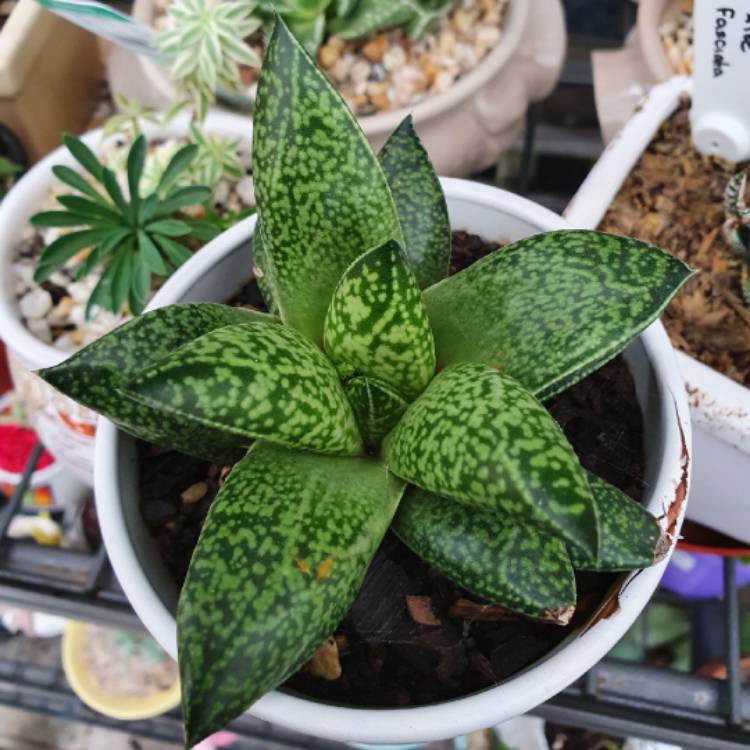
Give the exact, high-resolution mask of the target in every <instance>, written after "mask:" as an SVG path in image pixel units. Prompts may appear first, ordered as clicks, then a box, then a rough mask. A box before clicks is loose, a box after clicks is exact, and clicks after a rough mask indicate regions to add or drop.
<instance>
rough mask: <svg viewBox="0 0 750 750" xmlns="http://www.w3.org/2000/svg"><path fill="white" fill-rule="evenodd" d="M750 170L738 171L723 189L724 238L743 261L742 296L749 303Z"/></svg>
mask: <svg viewBox="0 0 750 750" xmlns="http://www.w3.org/2000/svg"><path fill="white" fill-rule="evenodd" d="M748 174H750V170H747V169H744V170H742V171H741V172H738V173H737V174H736V175H735V176H734V177H732V179H731V180H729V182H728V183H727V187H726V190H725V191H724V211H725V213H726V221H725V222H724V226H723V227H722V229H723V232H724V239H726V241H727V242H728V243H729V245H730V246H731V247H732V250H734V252H735V253H736V254H737V257H738V258H739V259H740V260H741V261H742V262H743V264H744V266H743V269H742V297H743V299H744V300H745V304H747V305H750V206H748V205H747V177H748Z"/></svg>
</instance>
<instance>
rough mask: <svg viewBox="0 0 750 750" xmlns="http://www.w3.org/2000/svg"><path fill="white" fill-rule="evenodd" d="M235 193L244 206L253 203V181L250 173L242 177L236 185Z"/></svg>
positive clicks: (252, 204)
mask: <svg viewBox="0 0 750 750" xmlns="http://www.w3.org/2000/svg"><path fill="white" fill-rule="evenodd" d="M235 189H236V191H237V195H239V196H240V199H241V200H242V202H243V203H244V204H245V205H246V206H254V205H255V182H254V180H253V178H252V177H251V176H250V175H247V176H246V177H243V178H242V179H241V180H240V181H239V182H238V183H237V186H236V188H235Z"/></svg>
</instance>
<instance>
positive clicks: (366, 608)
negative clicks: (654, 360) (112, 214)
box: [140, 232, 644, 707]
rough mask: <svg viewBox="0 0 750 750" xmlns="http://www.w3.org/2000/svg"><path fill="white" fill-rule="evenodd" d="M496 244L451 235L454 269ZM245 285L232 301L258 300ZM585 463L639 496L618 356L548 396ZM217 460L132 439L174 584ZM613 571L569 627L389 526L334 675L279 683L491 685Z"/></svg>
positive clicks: (146, 511) (586, 578)
mask: <svg viewBox="0 0 750 750" xmlns="http://www.w3.org/2000/svg"><path fill="white" fill-rule="evenodd" d="M496 248H497V243H495V244H491V243H486V242H482V241H481V240H480V239H479V238H478V237H476V236H473V235H469V234H467V233H465V232H454V233H453V259H452V264H451V271H452V272H455V271H457V270H460V269H461V268H464V267H466V266H467V265H469V263H470V262H471V259H472V258H473V259H474V260H476V259H478V258H479V257H482V256H483V255H486V254H487V253H488V252H491V251H492V250H494V249H496ZM258 300H259V295H258V292H257V285H256V284H255V283H254V282H251V283H249V284H248V285H247V286H246V287H245V289H243V290H242V292H241V293H240V294H239V295H238V296H237V297H236V298H235V299H234V300H233V302H234V303H235V304H253V305H255V306H257V305H258ZM547 407H548V409H549V411H550V413H551V414H552V415H553V416H554V417H555V419H557V420H558V422H559V423H560V425H561V426H562V428H563V430H564V432H565V434H566V435H567V437H568V439H569V440H570V441H571V443H572V445H573V447H574V448H575V450H576V453H577V454H578V456H579V457H580V459H581V462H582V463H583V465H584V466H585V467H586V468H587V469H589V470H590V471H592V472H594V473H596V474H598V475H599V476H601V477H602V478H604V479H605V480H607V481H608V482H611V483H612V484H614V485H616V486H617V487H619V488H620V489H621V490H623V491H624V492H626V493H627V494H629V495H630V496H631V497H632V498H633V499H635V500H640V499H641V497H642V494H643V488H644V485H643V476H644V453H643V440H642V438H643V425H642V422H641V418H640V409H639V406H638V402H637V400H636V396H635V388H634V385H633V381H632V378H631V376H630V373H629V371H628V369H627V366H626V365H625V363H624V360H623V359H622V357H618V358H616V359H615V360H613V361H612V362H610V363H609V364H607V365H605V366H604V367H602V368H601V369H600V370H598V371H597V372H595V373H593V374H592V375H590V376H589V377H587V378H586V379H584V380H583V381H581V382H580V383H578V384H577V385H575V386H573V387H572V388H570V389H569V390H568V391H566V392H565V393H563V394H561V395H559V396H557V397H555V398H554V399H553V400H551V401H550V402H548V404H547ZM226 471H227V470H226V469H222V468H220V467H218V466H213V465H211V464H209V463H208V462H200V461H196V460H195V459H192V458H188V457H186V456H183V455H181V454H179V453H175V452H173V451H162V450H160V449H158V448H155V447H153V446H149V445H147V444H141V445H140V493H141V495H140V496H141V509H142V513H143V517H144V519H145V521H146V524H147V526H148V528H149V529H150V531H151V533H152V535H153V536H154V538H155V540H156V543H157V546H158V549H159V551H160V553H161V555H162V557H163V559H164V561H165V563H166V565H167V568H168V569H169V571H170V572H171V573H172V575H173V576H174V578H175V580H176V582H177V583H178V585H181V584H182V582H183V581H184V578H185V574H186V572H187V567H188V564H189V562H190V556H191V554H192V550H193V548H194V547H195V544H196V543H197V540H198V535H199V533H200V528H201V525H202V523H203V520H204V519H205V516H206V513H207V512H208V509H209V507H210V504H211V501H212V500H213V498H214V497H215V495H216V493H217V492H218V489H219V487H220V484H221V482H222V478H223V476H224V475H225V474H226ZM614 580H615V576H614V575H609V574H606V575H605V574H593V573H577V574H576V582H577V586H578V606H577V610H576V614H575V616H574V617H573V620H572V621H571V623H570V624H569V625H567V626H566V627H561V626H559V625H555V624H550V623H544V622H538V621H535V620H531V619H529V618H525V617H521V616H518V615H515V614H512V613H509V612H507V611H506V610H504V609H502V608H500V607H496V606H493V605H490V604H487V603H485V602H483V601H481V600H480V599H479V598H478V597H475V596H472V595H471V594H469V593H468V592H467V591H465V590H464V589H462V588H460V587H459V586H456V585H455V584H454V583H452V582H451V581H449V580H448V579H447V578H445V577H443V576H441V575H440V574H439V573H437V572H436V571H434V570H433V569H431V568H430V567H429V566H428V565H427V564H426V563H424V562H423V561H422V560H420V559H419V558H418V557H417V556H416V555H414V554H413V553H412V552H411V551H410V550H409V549H408V548H407V547H405V546H404V545H403V544H402V543H401V542H400V541H399V540H398V539H397V538H396V537H395V535H393V534H391V533H390V532H389V533H388V534H387V535H386V537H385V539H384V540H383V542H382V544H381V545H380V548H379V549H378V552H377V553H376V555H375V558H374V560H373V562H372V564H371V565H370V568H369V570H368V572H367V575H366V577H365V581H364V583H363V585H362V588H361V590H360V592H359V594H358V596H357V599H356V600H355V602H354V604H353V605H352V607H351V609H350V610H349V612H348V614H347V616H346V617H345V619H344V620H343V622H342V623H341V625H340V626H339V628H338V629H337V631H336V634H335V644H336V646H335V648H334V652H335V651H338V659H339V661H340V665H341V676H340V677H338V679H334V680H329V679H323V678H322V677H319V676H317V675H316V674H314V673H313V672H312V671H311V670H309V669H303V670H301V671H300V672H298V673H297V674H296V675H294V676H293V677H292V678H290V680H288V682H287V683H286V688H287V689H289V690H291V691H294V692H297V693H301V694H304V695H308V696H312V697H314V698H316V699H318V700H326V701H331V702H335V703H345V704H347V705H361V706H371V707H373V706H379V707H389V706H390V707H392V706H409V705H418V704H426V703H434V702H436V701H440V700H446V699H450V698H455V697H457V696H461V695H466V694H468V693H472V692H475V691H477V690H481V689H483V688H486V687H489V686H491V685H494V684H496V683H497V682H500V681H502V680H504V679H506V678H508V677H510V676H511V675H513V674H515V673H516V672H518V671H519V670H521V669H523V668H525V667H527V666H528V665H530V664H531V663H533V662H534V661H536V660H538V659H539V658H540V657H542V656H544V655H545V654H547V653H548V652H549V651H550V650H552V649H553V648H554V647H555V646H557V645H558V644H559V643H560V642H561V641H563V640H564V639H565V638H566V637H568V636H569V635H570V634H571V633H572V632H573V631H574V630H575V629H576V628H577V627H579V626H580V625H581V624H583V623H584V622H585V621H586V620H587V619H588V618H589V617H590V616H591V614H592V613H593V612H594V611H595V609H596V608H597V607H598V605H599V604H600V603H601V601H602V599H603V597H604V595H605V594H606V592H607V591H608V589H609V588H610V587H611V585H612V583H613V582H614Z"/></svg>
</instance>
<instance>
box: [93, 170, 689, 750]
mask: <svg viewBox="0 0 750 750" xmlns="http://www.w3.org/2000/svg"><path fill="white" fill-rule="evenodd" d="M442 184H443V188H444V190H445V193H446V196H447V197H449V198H452V199H457V200H467V201H471V202H474V203H480V204H484V205H488V206H493V205H494V206H497V205H499V204H502V205H503V206H504V207H506V208H507V207H512V209H513V210H514V211H515V212H517V215H518V216H520V217H523V218H526V219H528V220H529V221H531V222H533V223H534V224H536V225H538V226H540V227H542V228H543V230H550V229H560V228H567V227H569V225H568V224H567V223H566V222H565V221H564V220H562V219H561V218H560V217H559V216H557V215H556V214H554V213H552V212H551V211H548V210H547V209H544V208H541V207H539V206H537V205H536V204H534V203H532V202H530V201H528V200H526V199H524V198H520V197H518V196H515V195H512V194H510V193H506V192H505V191H501V190H498V189H497V188H492V187H489V186H485V185H481V184H477V183H471V182H467V181H464V180H456V179H443V180H442ZM254 222H255V218H254V217H251V218H249V219H246V220H245V221H244V222H242V223H240V224H238V225H236V226H235V227H233V228H232V229H231V230H229V231H228V232H226V233H225V234H223V235H221V237H219V238H217V239H216V240H214V241H213V242H212V243H210V244H209V245H207V246H206V247H205V248H204V249H203V250H202V251H201V252H200V253H199V254H197V255H195V256H194V257H193V258H192V259H191V260H190V261H188V263H186V264H185V266H183V268H182V269H181V270H180V272H179V273H178V274H175V275H174V276H173V277H172V278H171V279H170V281H169V282H168V285H167V284H165V286H164V287H163V288H162V289H161V290H160V292H159V294H158V295H157V296H156V297H155V298H154V300H153V301H152V304H151V307H152V308H155V307H160V306H163V305H166V304H170V303H171V302H173V301H176V300H177V299H179V295H180V294H183V293H184V292H185V290H187V289H188V288H189V287H190V286H191V285H192V283H193V280H194V279H195V278H198V277H199V276H200V275H201V274H202V273H204V272H205V271H206V270H207V269H208V268H210V267H212V266H213V264H214V263H215V262H216V260H217V259H219V258H221V257H223V256H224V255H226V254H227V253H228V252H229V251H230V250H231V249H232V248H233V247H235V246H236V244H237V242H238V241H239V240H240V239H242V238H244V237H246V236H247V233H248V231H250V230H252V228H253V226H254ZM641 342H642V344H643V345H644V348H645V350H646V353H647V355H648V357H649V359H650V361H651V363H652V364H653V365H654V369H658V371H659V373H660V380H659V385H660V394H659V395H660V398H659V403H660V408H661V410H662V415H663V418H664V419H665V421H666V423H670V422H671V423H674V422H673V420H674V416H675V415H676V416H677V419H678V424H679V427H677V426H675V427H674V428H673V429H672V430H669V431H668V434H667V435H666V439H665V442H664V444H663V445H662V449H663V450H662V455H663V456H664V457H665V459H664V464H666V465H667V466H668V468H667V469H662V471H661V472H660V474H659V477H658V481H657V482H656V484H655V487H654V492H653V499H652V502H651V504H650V506H649V507H650V509H651V510H652V512H654V513H656V514H665V513H666V512H667V511H668V510H672V512H673V513H675V516H676V526H675V527H674V528H675V532H676V534H678V533H679V529H680V526H681V524H682V519H683V517H684V513H685V502H684V498H685V493H686V491H687V481H688V473H689V457H688V453H687V452H688V451H689V446H690V444H691V443H690V441H691V433H690V421H689V410H688V405H687V399H686V396H685V390H684V384H683V382H682V378H681V377H680V374H679V371H678V369H677V367H676V366H675V360H674V353H673V350H672V347H671V345H670V343H669V339H668V338H667V335H666V332H665V331H664V329H663V327H662V326H661V324H660V323H658V322H656V323H654V324H652V325H651V326H650V327H649V328H648V329H647V330H646V331H645V332H644V333H643V334H641ZM117 440H118V432H117V429H116V427H115V426H114V425H113V424H112V423H111V422H109V421H108V420H105V419H101V420H100V426H99V431H98V435H97V441H96V442H97V445H96V467H97V470H96V494H97V505H98V506H99V518H100V523H101V528H102V534H103V536H104V539H105V542H106V546H107V550H108V552H109V554H110V559H111V560H112V563H113V566H114V568H115V570H116V571H117V570H119V571H125V570H127V571H128V577H127V579H125V577H123V578H121V580H120V583H121V585H122V587H123V589H124V591H125V593H126V595H127V596H128V598H129V599H130V601H131V604H132V605H133V607H134V609H135V611H136V613H137V614H138V616H139V617H140V618H141V620H142V621H143V622H144V624H145V625H146V627H147V628H148V630H149V631H150V632H151V633H152V634H153V635H154V637H155V638H156V639H157V640H158V641H159V642H160V643H161V645H162V646H163V647H164V648H165V649H166V650H167V651H168V652H169V653H170V654H172V655H173V656H175V655H176V650H177V649H176V634H175V622H174V618H173V617H172V615H171V614H170V613H169V611H168V610H167V609H166V607H165V606H164V605H163V604H162V602H161V600H160V599H159V598H158V597H157V595H156V593H155V591H154V590H153V589H152V588H151V585H150V583H149V581H148V579H147V578H146V576H145V574H144V573H143V570H142V569H141V567H140V562H139V560H138V559H137V557H136V554H135V552H134V549H133V547H132V545H131V543H130V540H129V539H128V535H127V533H126V529H125V522H124V518H123V515H122V511H121V507H120V505H119V504H118V499H117V496H118V491H117V487H116V480H115V477H116V476H117V473H118V452H117ZM677 498H681V499H680V500H679V501H678V499H677ZM670 555H671V550H670ZM667 561H668V560H666V559H665V560H664V561H662V562H661V563H660V564H659V565H657V566H654V567H652V568H649V569H647V570H644V571H641V572H639V573H638V574H633V575H631V576H629V577H628V583H627V585H625V586H623V587H622V590H621V592H620V596H619V604H620V609H619V610H618V611H617V612H616V613H615V614H613V615H612V616H610V617H609V618H606V619H602V620H600V621H599V622H597V623H596V624H595V625H593V626H592V627H591V628H589V629H588V630H587V631H586V632H585V633H583V634H579V635H578V636H577V637H576V638H575V639H574V640H572V641H570V642H567V645H566V646H565V647H564V648H563V649H562V650H559V651H557V652H556V653H554V654H553V655H551V656H550V657H548V658H546V659H545V660H543V661H541V662H539V663H537V664H536V665H534V666H533V667H531V668H529V669H528V670H526V671H525V672H523V673H522V674H520V675H518V676H516V677H514V678H512V679H511V680H509V681H507V682H505V683H503V684H501V685H499V686H497V687H494V688H489V689H487V690H484V691H482V692H480V693H477V694H474V695H471V696H467V697H464V698H461V699H457V700H453V701H448V702H444V703H441V704H437V705H433V706H427V707H419V708H405V709H382V710H367V709H354V708H341V707H337V706H330V705H326V704H322V703H317V702H312V701H308V700H304V699H301V698H296V697H293V696H291V695H286V694H283V693H281V692H278V691H274V692H272V693H269V694H268V695H266V696H264V697H263V698H262V699H261V700H260V701H258V702H257V703H256V704H255V705H254V706H253V707H252V709H251V713H252V714H253V715H255V716H257V717H258V718H261V719H265V720H267V721H271V722H275V723H278V724H281V725H283V726H285V727H287V728H289V729H292V730H296V731H299V732H303V733H306V734H316V735H318V736H323V737H327V738H329V739H333V740H340V741H358V742H368V743H385V744H393V743H403V742H427V741H432V740H439V739H445V738H450V737H454V736H456V735H458V734H462V733H465V732H469V731H472V730H475V729H477V728H480V727H483V726H489V725H490V724H493V723H498V722H501V721H503V720H505V719H508V718H510V717H512V716H516V715H519V714H522V713H525V712H527V711H528V710H530V709H531V708H533V707H534V706H536V705H538V704H540V703H542V702H544V701H545V700H547V699H549V698H551V697H552V696H553V695H555V694H556V693H558V692H559V691H560V690H561V689H563V688H564V687H566V686H567V685H569V684H570V683H571V682H573V681H574V680H575V679H577V678H578V677H579V676H580V675H582V674H583V673H584V672H585V671H586V670H587V669H589V668H590V667H592V666H593V665H594V664H595V663H596V662H597V661H598V660H599V658H601V657H602V656H603V655H604V654H605V653H606V652H607V651H608V650H609V649H610V648H611V647H612V646H614V644H615V643H617V641H618V640H619V639H620V638H621V637H622V636H623V635H624V634H625V632H626V631H627V629H628V628H629V627H630V625H631V624H632V623H633V621H634V620H635V619H636V617H637V615H638V614H639V612H640V611H641V610H642V609H643V607H644V606H645V605H646V603H647V602H648V600H649V599H650V597H651V595H652V594H653V592H654V590H655V588H656V586H657V585H658V582H659V579H660V578H661V575H662V573H663V571H664V568H665V566H666V564H667Z"/></svg>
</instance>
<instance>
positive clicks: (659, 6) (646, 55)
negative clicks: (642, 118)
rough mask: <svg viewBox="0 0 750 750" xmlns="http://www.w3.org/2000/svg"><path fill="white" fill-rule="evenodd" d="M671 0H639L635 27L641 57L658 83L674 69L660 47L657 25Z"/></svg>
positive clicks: (668, 76)
mask: <svg viewBox="0 0 750 750" xmlns="http://www.w3.org/2000/svg"><path fill="white" fill-rule="evenodd" d="M671 2H672V0H639V2H638V16H637V18H636V27H637V29H638V38H639V39H640V43H641V52H642V53H643V59H644V61H645V62H646V65H647V66H648V69H649V71H650V72H651V76H652V78H653V79H654V80H655V81H658V82H660V83H662V82H664V81H666V80H668V79H669V78H671V77H672V76H673V75H674V73H675V71H674V70H673V68H672V64H671V63H670V62H669V58H668V57H667V54H666V53H665V52H664V47H662V43H661V36H660V35H659V26H660V25H661V19H662V17H663V16H664V12H665V11H666V10H667V7H668V6H669V5H670V3H671Z"/></svg>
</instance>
